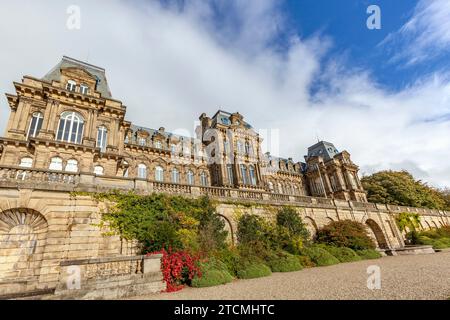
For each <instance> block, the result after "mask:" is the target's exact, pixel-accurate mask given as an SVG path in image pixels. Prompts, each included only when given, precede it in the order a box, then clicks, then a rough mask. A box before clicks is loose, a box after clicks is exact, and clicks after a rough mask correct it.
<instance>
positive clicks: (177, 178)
mask: <svg viewBox="0 0 450 320" xmlns="http://www.w3.org/2000/svg"><path fill="white" fill-rule="evenodd" d="M172 183H180V172H179V171H178V170H177V169H176V168H174V169H173V170H172Z"/></svg>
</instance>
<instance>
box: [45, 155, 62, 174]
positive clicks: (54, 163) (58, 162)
mask: <svg viewBox="0 0 450 320" xmlns="http://www.w3.org/2000/svg"><path fill="white" fill-rule="evenodd" d="M62 168H63V166H62V159H61V158H59V157H54V158H52V160H51V161H50V166H49V167H48V169H49V170H54V171H61V170H62Z"/></svg>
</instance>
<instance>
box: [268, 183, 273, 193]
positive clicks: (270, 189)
mask: <svg viewBox="0 0 450 320" xmlns="http://www.w3.org/2000/svg"><path fill="white" fill-rule="evenodd" d="M268 185H269V191H270V192H274V189H273V183H272V182H271V181H269V183H268Z"/></svg>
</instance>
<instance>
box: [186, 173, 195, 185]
mask: <svg viewBox="0 0 450 320" xmlns="http://www.w3.org/2000/svg"><path fill="white" fill-rule="evenodd" d="M187 183H188V185H191V186H192V185H194V173H193V172H192V171H191V170H189V171H188V173H187Z"/></svg>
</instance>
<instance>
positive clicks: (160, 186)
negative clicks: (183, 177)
mask: <svg viewBox="0 0 450 320" xmlns="http://www.w3.org/2000/svg"><path fill="white" fill-rule="evenodd" d="M153 190H154V191H156V192H168V193H176V194H190V193H191V186H189V185H184V184H177V183H165V182H153Z"/></svg>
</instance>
